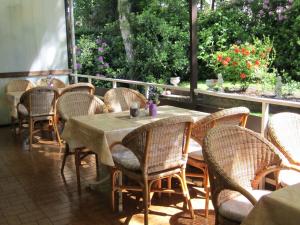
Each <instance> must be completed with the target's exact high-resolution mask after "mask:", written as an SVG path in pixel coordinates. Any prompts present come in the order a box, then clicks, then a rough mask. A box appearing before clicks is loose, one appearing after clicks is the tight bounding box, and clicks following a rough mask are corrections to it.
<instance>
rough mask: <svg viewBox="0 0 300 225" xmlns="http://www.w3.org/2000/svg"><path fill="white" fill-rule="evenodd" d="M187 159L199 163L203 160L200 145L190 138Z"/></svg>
mask: <svg viewBox="0 0 300 225" xmlns="http://www.w3.org/2000/svg"><path fill="white" fill-rule="evenodd" d="M189 157H190V158H193V159H196V160H200V161H203V160H204V159H203V154H202V147H201V145H199V144H198V142H196V141H195V140H193V139H192V138H191V139H190V145H189Z"/></svg>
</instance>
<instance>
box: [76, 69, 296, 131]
mask: <svg viewBox="0 0 300 225" xmlns="http://www.w3.org/2000/svg"><path fill="white" fill-rule="evenodd" d="M71 76H72V77H74V79H75V83H77V82H78V78H79V77H82V78H86V79H87V80H88V82H89V83H91V82H92V80H101V81H108V82H112V87H113V88H116V87H117V84H118V83H126V84H135V85H139V86H143V87H144V90H145V96H146V98H148V97H149V87H150V86H154V87H160V88H163V89H170V90H179V91H187V92H189V91H190V89H189V88H184V87H177V86H172V85H165V84H156V83H147V82H142V81H133V80H125V79H113V78H106V77H96V76H91V75H82V74H71ZM194 92H195V94H203V95H211V96H216V97H221V98H229V99H237V100H244V101H251V102H257V103H261V104H262V121H261V134H262V135H265V131H266V127H267V123H268V120H269V108H270V104H271V105H281V106H288V107H293V108H300V102H296V101H288V100H282V99H272V98H263V97H255V96H248V95H242V94H232V93H224V92H217V91H207V90H200V89H195V90H194Z"/></svg>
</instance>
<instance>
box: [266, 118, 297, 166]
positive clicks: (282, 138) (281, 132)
mask: <svg viewBox="0 0 300 225" xmlns="http://www.w3.org/2000/svg"><path fill="white" fill-rule="evenodd" d="M267 134H268V139H269V140H270V141H271V142H272V143H273V144H274V145H275V146H276V147H277V148H278V149H279V150H280V151H281V152H282V154H283V155H284V156H285V157H286V158H287V160H288V161H289V163H291V164H294V165H298V166H300V115H299V114H296V113H289V112H283V113H278V114H275V115H273V116H272V117H271V118H270V120H269V123H268V127H267Z"/></svg>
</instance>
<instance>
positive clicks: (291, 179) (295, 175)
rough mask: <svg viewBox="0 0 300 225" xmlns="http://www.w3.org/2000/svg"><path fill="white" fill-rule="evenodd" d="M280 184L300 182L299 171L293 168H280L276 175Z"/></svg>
mask: <svg viewBox="0 0 300 225" xmlns="http://www.w3.org/2000/svg"><path fill="white" fill-rule="evenodd" d="M278 182H279V183H280V184H281V186H283V187H285V186H291V185H294V184H297V183H300V173H299V172H297V171H294V170H281V171H280V173H279V176H278Z"/></svg>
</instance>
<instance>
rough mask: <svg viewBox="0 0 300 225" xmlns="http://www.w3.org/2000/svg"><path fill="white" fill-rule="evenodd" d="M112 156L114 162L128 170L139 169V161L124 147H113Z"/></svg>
mask: <svg viewBox="0 0 300 225" xmlns="http://www.w3.org/2000/svg"><path fill="white" fill-rule="evenodd" d="M112 157H113V160H114V162H115V163H116V164H118V165H120V166H123V167H124V168H126V169H128V170H133V171H138V170H140V168H141V166H140V162H139V160H138V158H137V157H136V156H135V155H134V154H133V152H132V151H130V150H129V149H126V148H124V147H123V148H115V149H114V150H113V151H112Z"/></svg>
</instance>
